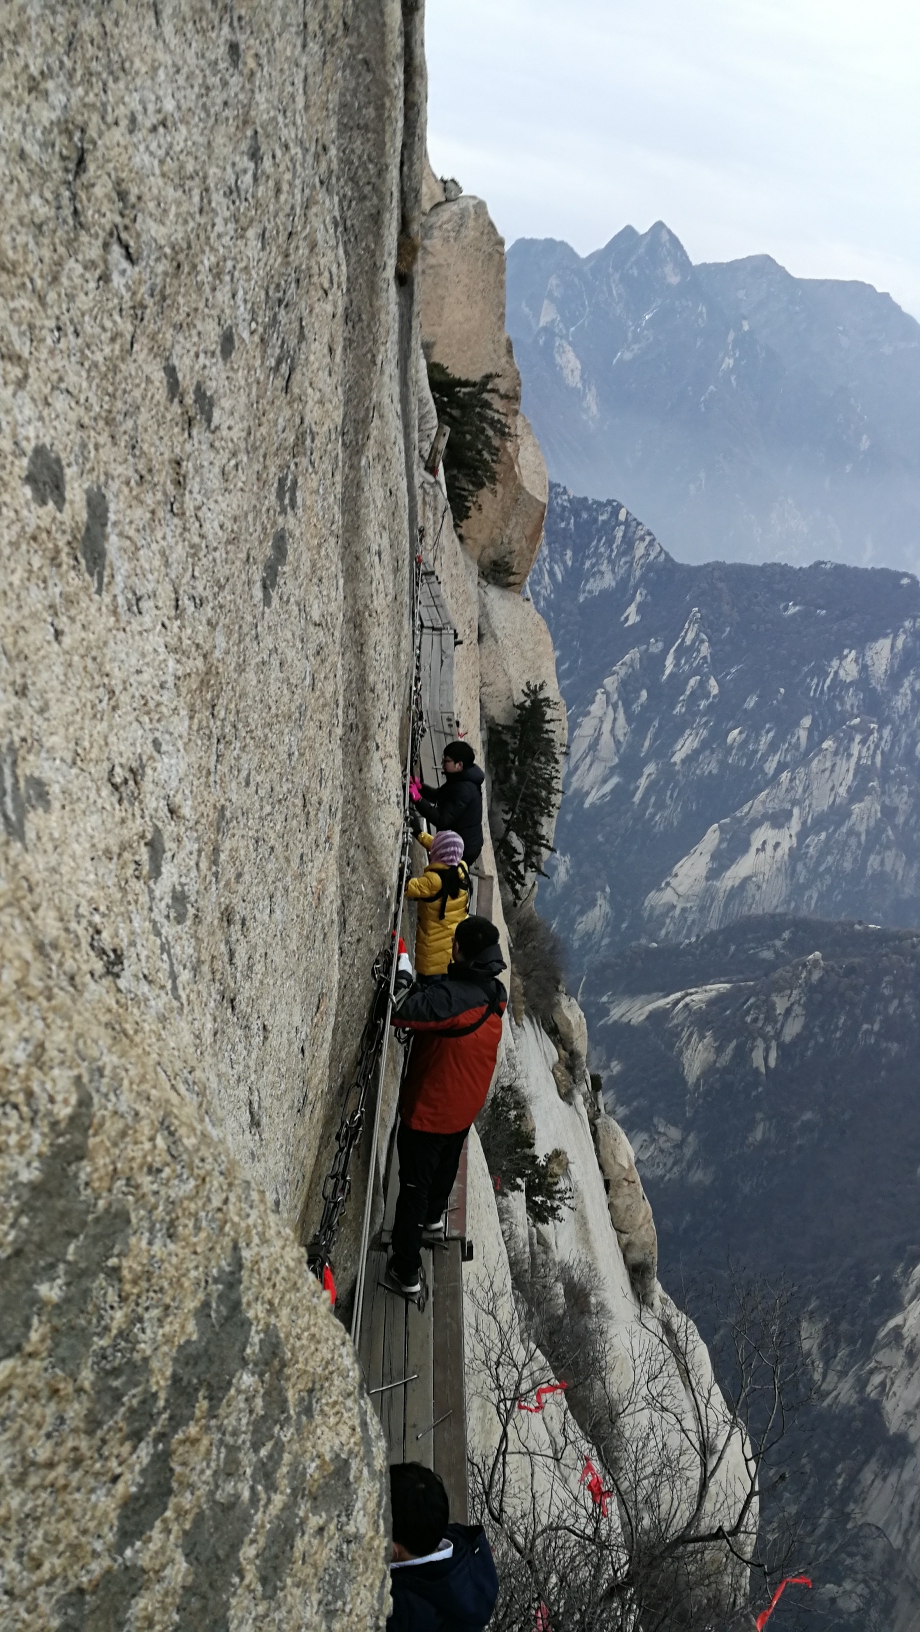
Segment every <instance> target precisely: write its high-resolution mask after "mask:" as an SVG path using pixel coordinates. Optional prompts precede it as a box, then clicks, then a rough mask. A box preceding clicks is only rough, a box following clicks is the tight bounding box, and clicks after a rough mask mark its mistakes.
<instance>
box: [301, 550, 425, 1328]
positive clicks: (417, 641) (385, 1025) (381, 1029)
mask: <svg viewBox="0 0 920 1632" xmlns="http://www.w3.org/2000/svg"><path fill="white" fill-rule="evenodd" d="M422 536H423V529H421V528H420V529H419V545H418V552H417V554H416V557H415V562H414V567H413V573H412V604H411V620H412V685H411V690H410V695H409V740H408V743H407V745H406V760H405V765H404V768H403V789H402V796H403V810H402V815H403V824H402V840H401V843H400V850H399V862H398V866H397V870H396V897H395V901H394V905H393V921H392V927H391V929H390V941H389V945H388V946H387V947H386V948H384V950H383V951H382V952H380V953H378V955H377V957H376V958H375V959H374V965H373V971H372V978H373V981H374V995H373V998H372V1000H371V1007H370V1012H369V1014H368V1018H367V1020H366V1022H365V1026H364V1030H363V1032H362V1033H361V1043H360V1047H359V1053H358V1065H357V1068H356V1071H355V1075H354V1077H353V1079H352V1081H351V1083H350V1084H349V1086H348V1089H347V1092H346V1094H345V1099H344V1103H343V1107H342V1115H341V1119H340V1121H339V1127H338V1132H337V1134H336V1141H335V1143H336V1150H335V1157H334V1159H333V1163H332V1166H331V1168H330V1169H329V1172H328V1173H327V1175H326V1178H325V1180H324V1181H323V1191H322V1194H323V1210H322V1214H321V1217H320V1222H319V1228H318V1229H317V1232H316V1235H315V1236H314V1237H313V1239H312V1241H311V1242H310V1245H309V1247H308V1249H307V1255H308V1262H309V1266H310V1268H311V1270H312V1271H313V1274H314V1275H315V1276H316V1277H317V1279H318V1280H320V1281H321V1282H322V1284H323V1286H324V1287H325V1288H326V1289H327V1291H328V1292H330V1294H331V1296H332V1299H333V1302H335V1282H334V1278H333V1271H332V1253H333V1250H334V1247H335V1242H336V1239H337V1236H338V1232H339V1227H340V1224H341V1221H342V1214H343V1213H344V1211H345V1207H346V1204H347V1202H348V1198H349V1195H350V1194H351V1174H350V1171H349V1170H350V1166H351V1159H352V1156H353V1155H354V1152H355V1149H356V1148H357V1146H358V1145H359V1144H360V1142H361V1138H362V1135H363V1133H364V1125H365V1120H366V1116H367V1104H368V1099H369V1097H370V1091H371V1086H372V1083H373V1080H374V1075H375V1071H376V1081H377V1092H376V1097H375V1104H374V1118H373V1124H372V1134H371V1149H370V1157H369V1162H368V1181H367V1193H366V1196H365V1203H364V1217H363V1222H362V1228H361V1243H360V1249H359V1256H358V1278H357V1282H356V1285H355V1298H354V1306H353V1310H352V1321H351V1335H352V1340H353V1342H355V1343H357V1341H358V1333H359V1331H360V1327H361V1312H362V1308H363V1304H364V1278H365V1269H366V1263H367V1248H368V1241H369V1238H370V1224H371V1215H372V1210H373V1198H374V1176H375V1172H376V1166H377V1145H378V1141H379V1131H380V1111H381V1104H382V1099H383V1084H384V1079H385V1075H386V1063H387V1051H388V1045H389V1034H390V1014H391V1011H392V1006H393V992H394V987H395V982H396V973H397V968H398V957H397V949H398V946H399V935H400V929H401V925H402V912H403V900H404V897H405V889H406V880H407V878H408V876H409V866H410V854H411V847H412V825H411V822H410V812H411V802H410V798H409V783H410V780H411V777H412V771H413V767H414V765H415V764H416V763H417V761H418V754H419V747H420V744H421V740H422V737H423V736H424V734H425V729H426V727H425V724H424V718H423V707H422V666H421V665H422V624H421V582H422V549H421V543H422Z"/></svg>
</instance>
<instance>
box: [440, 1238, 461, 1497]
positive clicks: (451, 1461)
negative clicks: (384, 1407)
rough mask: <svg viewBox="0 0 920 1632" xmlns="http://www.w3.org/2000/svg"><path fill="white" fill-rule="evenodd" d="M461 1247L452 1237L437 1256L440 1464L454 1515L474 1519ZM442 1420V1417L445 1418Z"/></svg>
mask: <svg viewBox="0 0 920 1632" xmlns="http://www.w3.org/2000/svg"><path fill="white" fill-rule="evenodd" d="M460 1253H461V1245H460V1242H459V1241H450V1242H448V1244H447V1246H446V1247H445V1248H444V1249H443V1250H442V1251H439V1252H437V1253H434V1254H433V1255H432V1256H433V1258H434V1264H433V1276H434V1288H433V1305H434V1308H433V1314H434V1344H433V1358H434V1388H433V1405H434V1416H433V1418H432V1421H433V1422H436V1423H437V1427H436V1428H435V1429H434V1432H433V1435H432V1438H433V1439H434V1468H435V1472H436V1473H439V1474H440V1475H441V1478H442V1479H443V1480H444V1484H445V1486H446V1488H447V1495H448V1498H449V1501H450V1516H451V1519H452V1520H453V1521H454V1522H455V1523H457V1524H468V1523H469V1492H468V1487H467V1466H466V1383H465V1368H464V1357H463V1282H462V1267H461V1256H460ZM439 1419H440V1420H439Z"/></svg>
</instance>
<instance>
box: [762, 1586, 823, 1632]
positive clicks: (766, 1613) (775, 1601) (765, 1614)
mask: <svg viewBox="0 0 920 1632" xmlns="http://www.w3.org/2000/svg"><path fill="white" fill-rule="evenodd" d="M795 1586H799V1587H810V1586H811V1582H810V1581H809V1579H808V1576H807V1575H787V1576H786V1579H785V1580H784V1581H781V1582H780V1584H779V1586H778V1587H777V1589H776V1591H775V1592H774V1594H773V1597H772V1598H771V1599H770V1606H769V1608H768V1609H765V1610H763V1611H762V1613H761V1614H760V1615H758V1617H757V1622H756V1625H757V1632H763V1629H764V1627H765V1626H766V1624H767V1622H768V1620H769V1619H770V1616H771V1615H772V1614H773V1611H774V1609H775V1608H776V1606H777V1604H778V1603H779V1601H780V1599H781V1598H782V1596H783V1593H784V1592H785V1590H786V1588H787V1587H795Z"/></svg>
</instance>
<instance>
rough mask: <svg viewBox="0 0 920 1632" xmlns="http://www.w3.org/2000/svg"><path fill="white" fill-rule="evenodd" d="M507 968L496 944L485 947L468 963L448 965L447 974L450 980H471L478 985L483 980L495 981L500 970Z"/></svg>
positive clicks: (500, 950)
mask: <svg viewBox="0 0 920 1632" xmlns="http://www.w3.org/2000/svg"><path fill="white" fill-rule="evenodd" d="M505 968H507V965H506V963H505V960H504V958H503V957H502V949H501V947H500V946H499V944H498V942H497V941H496V942H495V945H494V946H486V947H484V948H483V950H482V951H481V952H477V953H476V956H475V958H470V960H469V962H468V963H450V964H448V966H447V973H448V976H449V977H450V979H451V980H472V981H474V982H475V983H476V985H479V984H480V982H481V981H482V980H483V979H485V980H497V979H498V977H499V975H500V974H501V972H502V970H503V969H505Z"/></svg>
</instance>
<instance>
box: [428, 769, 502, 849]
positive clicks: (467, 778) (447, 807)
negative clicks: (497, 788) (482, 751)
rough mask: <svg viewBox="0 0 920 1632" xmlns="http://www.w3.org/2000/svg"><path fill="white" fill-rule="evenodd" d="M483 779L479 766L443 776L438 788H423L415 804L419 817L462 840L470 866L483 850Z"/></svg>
mask: <svg viewBox="0 0 920 1632" xmlns="http://www.w3.org/2000/svg"><path fill="white" fill-rule="evenodd" d="M484 781H485V776H484V774H483V772H482V771H481V770H480V768H479V766H478V765H467V766H466V767H465V768H464V769H463V770H462V771H452V772H451V774H450V776H445V778H444V781H443V782H442V783H441V786H440V787H439V788H432V787H429V785H428V784H427V783H425V784H424V785H423V787H422V797H421V799H420V800H419V802H418V804H417V805H416V807H415V808H416V810H417V811H418V813H419V815H420V816H424V818H425V820H426V822H431V823H432V825H433V826H434V827H439V828H445V827H446V828H449V829H450V831H451V832H452V833H459V835H460V837H461V839H462V840H463V859H464V861H465V862H466V863H467V864H469V863H470V862H471V861H475V860H476V857H477V856H478V855H479V853H480V851H481V850H482V784H483V782H484Z"/></svg>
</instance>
